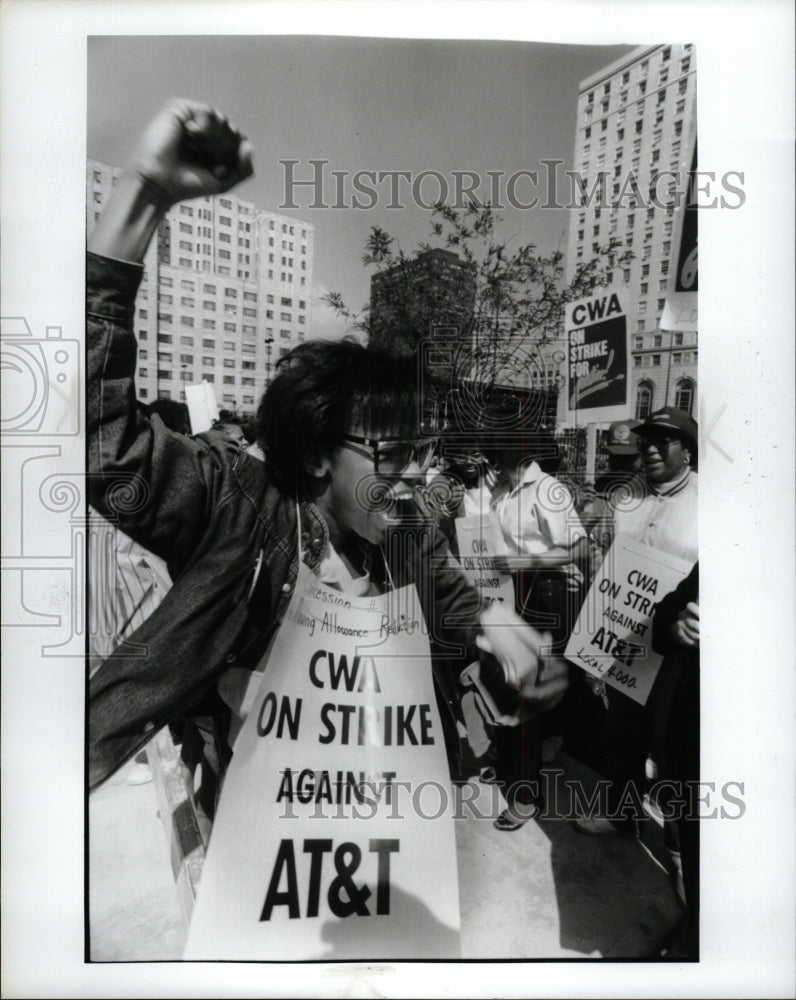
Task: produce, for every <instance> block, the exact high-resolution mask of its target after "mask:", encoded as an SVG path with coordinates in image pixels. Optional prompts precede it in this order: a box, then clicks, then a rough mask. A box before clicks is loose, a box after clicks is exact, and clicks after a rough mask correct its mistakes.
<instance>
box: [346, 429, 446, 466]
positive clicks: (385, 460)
mask: <svg viewBox="0 0 796 1000" xmlns="http://www.w3.org/2000/svg"><path fill="white" fill-rule="evenodd" d="M343 439H344V440H345V441H346V442H349V441H351V442H356V443H357V444H363V445H366V446H367V447H368V448H370V451H369V452H368V451H366V450H365V449H364V448H355V447H353V446H352V445H351V444H344V445H343V447H344V448H350V449H351V451H355V452H357V453H358V454H360V455H365V456H366V457H367V458H372V459H373V468H374V471H375V472H377V473H379V472H381V473H387V474H392V475H394V474H395V473H398V472H403V471H404V469H406V468H408V467H409V466H410V465H411V464H412V462H416V463H417V465H418V466H419V467H420V471H421V472H425V471H426V469H427V468H428V467H429V465H431V460H432V458H433V457H434V452H435V451H436V448H437V443H438V440H439V439H438V438H423V439H422V440H420V441H407V440H406V439H405V438H370V437H360V436H359V435H358V434H344V435H343Z"/></svg>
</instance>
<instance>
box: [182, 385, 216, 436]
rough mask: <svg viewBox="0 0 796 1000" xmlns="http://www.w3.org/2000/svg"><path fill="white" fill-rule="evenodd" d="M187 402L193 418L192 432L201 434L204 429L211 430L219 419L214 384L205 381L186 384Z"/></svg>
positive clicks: (191, 418) (189, 414) (189, 413)
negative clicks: (214, 422) (196, 383)
mask: <svg viewBox="0 0 796 1000" xmlns="http://www.w3.org/2000/svg"><path fill="white" fill-rule="evenodd" d="M185 402H186V403H187V405H188V416H189V417H190V420H191V433H192V434H201V432H202V431H209V430H210V428H211V427H212V426H213V421H214V420H218V404H217V403H216V394H215V392H214V391H213V386H212V385H211V384H210V383H209V382H205V381H202V382H200V383H199V384H198V385H186V386H185Z"/></svg>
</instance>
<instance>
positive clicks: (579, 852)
mask: <svg viewBox="0 0 796 1000" xmlns="http://www.w3.org/2000/svg"><path fill="white" fill-rule="evenodd" d="M133 767H135V765H134V764H132V763H131V764H128V765H127V766H126V767H125V768H123V769H121V770H120V771H119V772H118V773H117V774H116V775H115V776H114V777H113V778H111V779H110V780H109V781H107V782H106V783H105V784H104V785H102V786H101V787H100V788H99V789H97V790H96V791H95V792H94V793H92V795H91V797H90V799H89V822H90V840H89V877H90V890H89V904H90V923H91V951H90V954H91V958H92V960H93V961H100V962H102V961H107V962H114V961H154V960H179V959H180V958H181V955H182V949H183V946H184V943H185V938H186V933H187V924H186V920H185V917H184V915H183V909H184V907H181V905H180V901H179V898H178V889H177V886H176V883H175V871H176V870H177V868H178V862H177V861H176V860H175V862H174V864H172V863H171V862H170V849H171V848H170V845H169V842H168V841H169V838H168V836H167V833H166V830H167V829H170V824H171V821H170V819H169V820H168V821H167V822H166V823H165V824H164V823H163V822H162V818H161V817H160V815H159V807H158V795H157V790H156V782H155V781H153V782H149V783H148V784H143V785H130V784H128V783H127V782H128V777H129V775H130V772H131V771H132V768H133ZM550 767H551V768H555V769H558V770H563V772H564V773H563V775H561V776H560V777H559V781H560V782H561V786H562V787H564V788H566V786H565V784H564V779H570V780H579V781H581V782H582V783H583V785H584V787H585V788H586V790H587V791H588V789H589V786H590V784H591V783H592V782H593V781H594V780H596V777H597V776H596V775H595V774H594V772H591V771H589V769H588V768H586V767H585V766H584V765H582V764H580V763H579V762H578V761H576V760H574V759H573V758H570V757H568V756H567V755H566V754H559V757H558V758H557V760H556V761H555V762H554V764H552V765H550ZM557 787H558V786H557ZM497 794H498V793H497V790H496V788H495V786H484V785H480V784H479V783H478V782H476V781H470V782H469V783H468V784H467V785H466V786H462V787H460V788H458V789H457V795H459V796H460V797H462V798H463V799H464V804H463V805H462V807H461V809H460V810H458V812H457V815H459V816H460V817H461V818H457V819H456V820H455V827H456V842H457V849H458V860H459V894H460V907H461V917H462V936H461V944H462V957H463V958H467V959H496V958H503V959H523V958H549V959H561V958H589V957H591V958H597V959H599V958H611V959H616V958H644V957H647V956H649V955H650V954H651V953H652V952H653V950H654V949H656V948H657V947H659V946H660V945H661V943H662V942H663V941H664V940H665V939H666V938H667V936H668V935H669V934H670V933H671V931H672V929H673V927H674V926H675V924H676V922H677V920H678V918H679V916H680V908H679V905H678V903H677V901H676V899H675V895H674V892H673V890H672V888H671V885H670V882H669V878H668V876H667V874H666V873H665V872H664V871H663V870H662V868H661V867H660V865H659V864H657V863H656V862H655V861H654V860H653V859H652V856H651V854H650V853H649V850H645V847H644V846H642V842H640V841H636V840H633V839H628V838H625V837H619V836H617V837H589V836H585V835H583V834H580V833H578V832H577V831H576V830H575V829H574V827H573V825H572V823H571V822H569V821H568V820H565V819H561V818H552V817H551V818H539V819H537V820H533V821H531V822H529V823H527V824H526V825H525V826H524V827H522V828H521V829H520V830H517V831H515V832H501V831H498V830H496V829H494V827H493V826H492V817H494V816H495V815H496V814H497V813H496V809H495V804H494V801H493V796H495V795H497ZM470 800H472V801H470ZM548 805H550V803H548ZM502 806H503V802H502V799H500V800H499V808H502ZM557 808H558V812H559V814H560V813H561V812H562V811H563V812H564V814H565V813H566V809H567V808H568V803H567V802H565V801H563V800H561V799H560V800H559V801H558V803H557ZM476 810H480V811H481V813H482V814H487V815H488V816H489V818H485V819H479V818H477V813H476ZM551 811H552V810H551ZM644 825H645V832H644V838H643V839H644V842H645V843H646V844H647V845H648V847H650V846H651V847H652V849H653V853H655V854H657V855H658V856H661V854H662V850H661V847H662V838H661V835H660V830H658V828H657V827H656V825H655V824H654V822H653V821H652V820H649V821H647V822H646V823H645V824H644ZM173 869H174V870H173Z"/></svg>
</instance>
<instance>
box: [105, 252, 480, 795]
mask: <svg viewBox="0 0 796 1000" xmlns="http://www.w3.org/2000/svg"><path fill="white" fill-rule="evenodd" d="M142 270H143V269H142V268H141V266H139V265H136V264H130V263H126V262H122V261H116V260H111V259H108V258H105V257H100V256H97V255H95V254H89V255H88V260H87V266H86V284H87V300H86V328H87V333H86V337H87V411H88V412H87V446H88V471H89V475H88V501H89V503H90V504H91V505H92V506H93V507H95V508H96V509H97V510H98V511H100V513H102V514H103V515H105V516H106V517H108V518H109V519H111V520H113V521H114V523H116V524H118V525H119V527H120V528H121V529H122V530H123V531H124V532H125V533H126V534H128V535H129V536H130V537H131V538H133V539H134V540H135V541H137V542H140V543H141V544H142V545H144V546H145V547H146V548H147V549H149V550H150V551H151V552H154V553H155V554H156V555H159V556H161V557H162V558H163V559H165V560H166V563H167V564H168V568H169V573H170V575H171V577H172V579H173V580H174V586H173V587H172V589H171V590H170V591H169V592H168V594H167V595H166V597H165V598H164V600H163V602H162V603H161V604H160V605H159V606H158V608H157V609H156V610H155V611H154V613H153V614H152V615H151V617H150V618H148V619H147V620H146V621H145V622H144V624H143V625H142V626H141V627H140V628H139V629H137V630H136V631H135V632H134V633H133V634H132V635H131V636H130V637H129V638H128V639H126V640H125V641H124V642H123V643H122V645H121V646H120V647H119V648H118V649H117V650H115V651H114V653H113V654H112V655H111V656H110V657H109V658H108V659H107V660H105V661H104V663H103V664H102V666H101V667H100V668H99V670H98V671H97V672H96V673H95V674H94V676H93V677H92V678H91V681H90V684H89V705H88V741H89V755H88V756H89V761H88V764H89V786H90V787H94V786H95V785H97V784H99V783H100V782H102V781H104V780H105V779H106V778H107V777H109V776H110V775H111V774H112V773H113V772H114V771H115V770H116V769H117V768H118V767H120V766H121V765H122V764H123V763H124V762H125V761H126V760H128V759H129V758H130V757H131V756H132V755H133V754H134V753H136V751H137V750H139V749H140V748H141V746H142V745H143V744H144V743H146V742H147V741H148V740H149V739H150V737H151V736H152V734H153V733H154V732H155V731H156V730H158V729H160V728H162V727H163V726H164V725H166V724H167V723H168V722H169V721H171V720H173V719H175V718H177V717H179V716H183V715H186V714H188V713H190V711H191V709H192V707H194V706H196V705H197V704H198V703H199V702H200V701H201V700H202V698H203V697H204V696H205V695H206V694H207V693H208V692H209V691H211V689H212V688H214V686H215V683H216V681H217V680H218V677H219V676H220V674H221V673H223V671H224V670H225V669H227V668H228V667H229V666H231V665H232V664H236V665H238V666H246V665H249V664H251V666H254V664H255V663H256V660H257V658H258V657H259V655H260V654H261V652H262V650H263V649H264V648H265V646H266V645H267V641H268V639H269V638H270V636H271V634H272V633H273V630H274V629H275V628H276V627H277V626H278V624H279V623H280V622H281V620H282V617H283V616H284V613H285V611H286V609H287V605H288V602H289V600H290V596H291V592H292V589H293V587H294V585H295V581H296V576H297V571H298V545H297V542H298V539H297V518H296V502H295V499H294V498H293V497H288V496H285V495H284V494H283V493H281V492H280V491H279V490H278V489H277V488H276V486H275V485H274V483H273V482H272V481H271V479H270V478H269V476H268V470H267V468H266V465H265V463H263V462H261V461H259V460H257V459H256V458H252V457H250V456H248V455H245V454H240V453H238V452H237V451H235V450H234V449H233V448H232V447H231V446H229V445H226V444H225V443H224V442H223V441H221V440H220V439H219V440H214V437H215V436H214V435H208V436H206V438H205V439H193V438H189V437H186V436H184V435H180V434H176V433H173V432H172V431H170V430H168V428H166V427H165V425H164V424H163V423H162V421H161V420H160V418H159V417H153V418H152V419H151V420H150V419H149V417H147V416H146V415H144V413H143V412H142V410H141V409H140V408H139V407H138V405H137V403H136V398H135V384H134V375H135V368H136V354H137V345H136V341H135V336H134V333H133V317H134V310H135V296H136V292H137V290H138V285H139V283H140V280H141V274H142ZM424 513H425V512H423V511H422V509H420V508H419V516H418V520H417V525H418V526H419V527H418V530H414V531H410V532H409V533H408V535H407V536H406V537H407V538H408V542H405V543H404V542H402V544H400V545H388V546H387V556H386V558H387V561H388V563H389V569H390V574H391V577H392V579H393V580H394V582H395V585H396V586H402V585H405V584H406V583H408V582H413V583H414V584H415V585H416V587H417V590H418V594H419V599H420V603H421V606H422V608H423V612H424V615H425V619H426V622H427V623H428V626H429V630H430V634H431V639H432V651H433V659H432V664H433V670H434V679H435V682H436V686H437V692H438V695H439V698H438V700H439V701H440V707H441V709H442V711H443V716H444V714H445V712H447V713H448V720H447V722H448V723H450V721H451V718H452V717H453V716H454V715H455V716H456V717H458V713H459V707H458V706H459V699H458V694H457V691H456V687H457V678H458V673H459V671H460V670H461V669H463V668H464V667H465V666H466V665H467V664H468V663H469V662H470V661H471V660H473V659H475V658H476V657H477V651H476V648H475V645H474V643H475V636H476V634H477V616H478V613H479V611H480V609H481V603H480V598H479V596H478V594H477V592H476V591H475V590H474V589H473V588H471V587H470V586H469V585H468V584H467V582H466V581H465V579H464V577H463V575H462V574H461V573H460V572H459V570H458V568H457V567H456V564H455V563H454V562H453V561H452V557H451V555H450V550H449V548H448V545H447V542H446V541H445V539H444V537H443V536H442V534H441V533H440V532H439V531H438V530H437V529H436V527H435V526H434V524H433V521H432V520H431V519H430V518H427V517H425V516H424ZM301 526H302V545H301V548H302V552H303V553H305V557H304V558H305V562H306V563H307V565H308V566H309V567H310V569H312V570H315V571H317V569H318V564H319V561H320V557H321V555H322V553H323V551H324V549H325V547H326V543H327V541H328V531H327V527H326V523H325V521H324V520H323V518H322V516H321V514H320V512H319V511H318V509H317V507H315V505H314V504H312V503H311V502H309V501H307V502H303V503H302V504H301ZM420 529H422V530H420ZM258 565H260V567H261V568H260V571H259V573H256V572H255V570H256V567H257V566H258ZM255 577H256V580H255ZM255 583H256V585H255ZM446 706H447V707H446Z"/></svg>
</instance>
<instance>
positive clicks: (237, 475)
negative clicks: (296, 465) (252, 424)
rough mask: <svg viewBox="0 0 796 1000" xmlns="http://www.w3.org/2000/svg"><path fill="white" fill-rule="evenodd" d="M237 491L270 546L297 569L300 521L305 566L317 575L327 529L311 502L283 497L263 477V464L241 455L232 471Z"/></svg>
mask: <svg viewBox="0 0 796 1000" xmlns="http://www.w3.org/2000/svg"><path fill="white" fill-rule="evenodd" d="M232 474H233V477H234V479H235V482H236V483H237V486H238V489H239V490H240V491H241V493H243V495H244V496H245V497H247V499H248V500H249V501H250V502H251V503H252V505H253V506H254V507H255V510H256V513H257V518H258V520H259V521H260V522H261V524H262V526H263V529H264V531H265V535H266V539H267V540H268V542H269V544H270V545H271V546H272V547H273V548H276V549H279V550H280V551H281V552H282V554H283V555H284V556H285V558H286V559H288V560H289V562H290V563H291V564H292V563H293V562H294V559H295V563H296V568H298V551H299V550H298V524H297V517H296V510H297V509H299V510H300V517H301V553H302V556H303V558H304V562H305V563H306V565H307V566H308V567H309V568H310V569H311V570H312V571H313V572H317V571H318V567H319V565H320V561H321V555H322V553H323V551H324V549H325V547H326V544H327V543H328V541H329V529H328V528H327V526H326V521H325V520H324V519H323V516H322V515H321V512H320V511H319V510H318V508H317V507H316V506H315V504H314V503H313V502H312V501H311V500H307V499H302V500H301V501H300V502H299V503H298V504H297V502H296V500H295V499H291V498H289V497H288V496H286V495H285V494H284V493H283V492H282V491H281V490H279V489H278V488H277V487H276V486H275V485H274V484H273V483H272V482H270V481H269V479H268V477H267V475H266V467H265V463H264V462H262V461H260V460H259V459H256V458H252V457H251V456H250V455H246V454H245V452H242V453H240V454H239V455H238V456H237V458H236V460H235V463H234V465H233V467H232Z"/></svg>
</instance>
